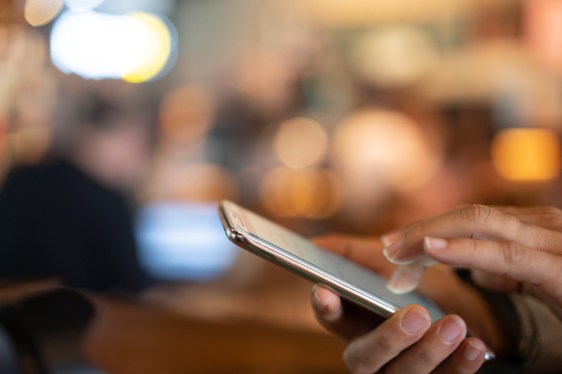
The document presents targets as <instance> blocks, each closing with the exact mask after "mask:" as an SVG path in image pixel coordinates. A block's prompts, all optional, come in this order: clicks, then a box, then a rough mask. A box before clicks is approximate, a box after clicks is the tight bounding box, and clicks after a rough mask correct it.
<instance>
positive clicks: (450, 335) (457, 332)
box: [439, 317, 465, 343]
mask: <svg viewBox="0 0 562 374" xmlns="http://www.w3.org/2000/svg"><path fill="white" fill-rule="evenodd" d="M464 331H465V324H464V321H463V320H462V319H460V318H459V317H453V318H447V320H445V322H444V323H443V325H441V328H440V329H439V335H441V339H443V341H444V342H446V343H452V342H454V341H455V340H457V339H458V338H459V337H460V336H461V334H463V333H464Z"/></svg>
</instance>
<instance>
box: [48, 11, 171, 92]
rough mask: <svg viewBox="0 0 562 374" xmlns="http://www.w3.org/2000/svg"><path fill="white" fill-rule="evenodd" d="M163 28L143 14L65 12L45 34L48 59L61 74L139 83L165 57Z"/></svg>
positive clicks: (154, 71) (165, 27)
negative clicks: (48, 34)
mask: <svg viewBox="0 0 562 374" xmlns="http://www.w3.org/2000/svg"><path fill="white" fill-rule="evenodd" d="M168 27H169V26H168V25H167V24H166V23H165V22H164V21H162V20H161V19H160V18H158V17H156V16H153V15H150V14H144V13H140V14H139V13H135V14H130V15H122V16H115V15H108V14H100V13H95V12H85V13H71V12H65V13H64V14H62V15H61V16H60V17H59V18H58V19H57V21H56V23H55V25H54V27H53V31H52V33H51V58H52V60H53V63H54V64H55V65H56V66H57V67H58V68H59V69H60V70H61V71H63V72H65V73H75V74H78V75H80V76H83V77H85V78H90V79H104V78H112V79H126V80H128V81H133V82H143V81H146V80H149V79H151V78H153V77H154V76H156V75H157V74H158V73H159V71H160V70H162V69H163V68H164V66H165V65H166V62H167V61H168V59H169V56H170V51H171V34H170V32H169V28H168Z"/></svg>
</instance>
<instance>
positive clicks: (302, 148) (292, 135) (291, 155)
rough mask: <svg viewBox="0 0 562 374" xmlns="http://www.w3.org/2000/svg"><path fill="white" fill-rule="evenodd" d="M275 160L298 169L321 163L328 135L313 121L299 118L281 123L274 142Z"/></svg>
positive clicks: (324, 154) (326, 146) (325, 150)
mask: <svg viewBox="0 0 562 374" xmlns="http://www.w3.org/2000/svg"><path fill="white" fill-rule="evenodd" d="M274 146H275V153H276V154H277V158H278V159H279V160H280V161H281V162H282V163H283V164H285V165H286V166H288V167H290V168H293V169H300V168H305V167H309V166H312V165H315V164H317V163H319V162H321V161H322V160H323V159H324V157H325V156H326V152H327V149H328V135H327V134H326V131H325V130H324V129H323V128H322V126H320V124H319V123H318V122H316V121H314V120H311V119H308V118H304V117H299V118H295V119H292V120H289V121H287V122H285V123H283V124H282V125H281V126H280V127H279V130H278V131H277V134H276V136H275V140H274Z"/></svg>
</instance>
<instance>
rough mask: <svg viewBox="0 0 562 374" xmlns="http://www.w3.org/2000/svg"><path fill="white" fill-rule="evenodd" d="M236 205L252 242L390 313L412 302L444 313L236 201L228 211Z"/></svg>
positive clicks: (242, 230) (436, 314) (434, 313)
mask: <svg viewBox="0 0 562 374" xmlns="http://www.w3.org/2000/svg"><path fill="white" fill-rule="evenodd" d="M229 207H230V208H229ZM234 208H236V212H237V215H238V217H239V222H241V225H240V226H239V227H235V229H236V230H237V232H239V233H241V234H246V235H247V236H248V238H249V239H250V241H254V242H258V243H259V244H261V246H265V247H266V248H267V249H269V250H271V251H272V252H274V253H275V254H276V255H277V256H276V257H280V256H283V257H286V258H289V259H292V260H294V261H297V262H298V263H299V264H302V265H303V266H305V267H306V268H308V269H310V270H312V271H316V272H320V273H322V274H325V275H327V276H328V277H329V278H330V279H332V280H333V281H334V282H336V283H338V284H341V285H343V286H344V288H346V289H349V288H351V289H353V291H354V292H355V293H358V294H360V295H361V298H362V299H367V300H373V302H374V303H375V304H376V305H378V306H381V307H382V308H383V309H384V310H386V311H390V313H393V312H395V311H396V310H398V309H400V308H403V307H405V306H406V305H409V304H420V305H423V306H424V307H425V308H426V309H427V310H428V312H429V314H430V315H431V317H432V320H437V319H439V318H441V317H442V316H443V315H444V314H443V312H442V311H441V310H440V309H439V307H438V306H437V305H435V304H434V303H433V302H432V301H431V300H429V299H427V298H425V297H423V296H422V295H420V294H418V293H415V292H412V293H409V294H406V295H396V294H393V293H392V292H390V291H389V290H388V289H387V288H386V280H385V279H384V278H382V277H380V276H378V275H377V274H376V273H374V272H373V271H371V270H368V269H366V268H363V267H361V266H359V265H357V264H355V263H353V262H351V261H349V260H347V259H345V258H343V257H340V256H337V255H335V254H333V253H330V252H327V251H325V250H323V249H321V248H319V247H317V246H315V245H314V244H313V243H312V242H310V241H309V240H307V239H305V238H304V237H302V236H300V235H298V234H296V233H294V232H292V231H290V230H288V229H286V228H284V227H282V226H280V225H277V224H275V223H273V222H271V221H269V220H267V219H265V218H263V217H260V216H258V215H257V214H255V213H252V212H250V211H248V210H246V209H243V208H240V207H238V206H236V205H234V204H233V203H227V204H226V210H227V211H228V210H231V209H234Z"/></svg>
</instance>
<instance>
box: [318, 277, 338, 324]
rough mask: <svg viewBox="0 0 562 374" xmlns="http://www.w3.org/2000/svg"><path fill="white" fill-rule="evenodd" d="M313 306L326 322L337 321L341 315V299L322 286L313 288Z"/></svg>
mask: <svg viewBox="0 0 562 374" xmlns="http://www.w3.org/2000/svg"><path fill="white" fill-rule="evenodd" d="M312 305H313V307H314V309H315V310H316V312H317V313H318V314H319V315H320V316H321V317H322V318H324V319H326V320H334V319H337V318H338V317H339V315H340V314H341V313H340V310H341V301H340V297H339V296H338V295H336V294H335V293H334V292H332V291H331V290H328V289H327V288H325V287H323V286H321V285H316V286H314V288H313V291H312Z"/></svg>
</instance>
